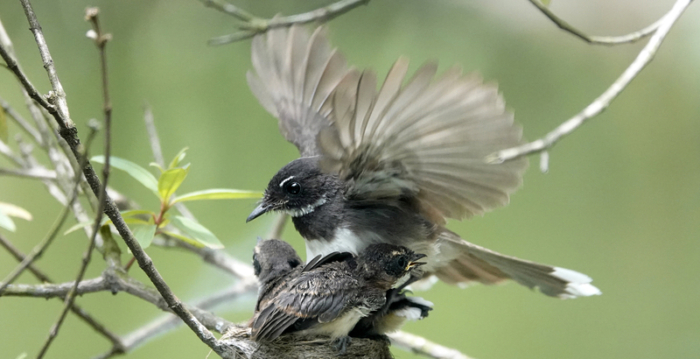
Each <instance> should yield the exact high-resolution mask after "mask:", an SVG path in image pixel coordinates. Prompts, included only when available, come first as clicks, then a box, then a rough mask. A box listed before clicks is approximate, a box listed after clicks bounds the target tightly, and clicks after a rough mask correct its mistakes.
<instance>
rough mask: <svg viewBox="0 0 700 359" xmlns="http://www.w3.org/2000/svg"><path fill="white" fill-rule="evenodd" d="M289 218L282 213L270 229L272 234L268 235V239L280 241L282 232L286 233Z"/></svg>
mask: <svg viewBox="0 0 700 359" xmlns="http://www.w3.org/2000/svg"><path fill="white" fill-rule="evenodd" d="M288 218H289V216H288V215H287V214H286V213H280V214H278V215H277V217H275V221H274V222H272V227H270V232H269V233H268V234H267V238H275V239H279V238H281V237H282V232H284V225H285V224H287V219H288Z"/></svg>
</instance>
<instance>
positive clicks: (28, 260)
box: [0, 128, 96, 295]
mask: <svg viewBox="0 0 700 359" xmlns="http://www.w3.org/2000/svg"><path fill="white" fill-rule="evenodd" d="M95 133H96V129H94V128H93V129H92V131H91V132H90V135H89V137H88V144H89V143H90V142H92V139H93V137H94V135H95ZM86 157H87V156H86V155H83V156H82V158H83V160H82V161H83V162H85V161H87V160H86V159H85V158H86ZM79 183H80V172H79V171H78V169H76V174H75V182H74V185H73V190H72V192H71V193H72V194H71V196H70V200H68V203H67V204H66V205H64V207H63V209H62V210H61V214H60V215H59V216H58V218H57V219H56V221H55V222H54V224H53V226H52V227H51V230H50V231H49V233H48V234H47V235H46V237H44V239H43V240H42V241H41V242H39V244H37V245H36V246H35V247H34V249H32V252H31V253H29V255H28V256H26V257H25V258H24V260H22V262H21V263H20V264H19V265H18V266H17V267H15V269H14V270H13V271H12V272H10V274H8V275H7V277H6V278H5V279H4V280H3V281H2V282H1V283H0V295H1V294H2V293H3V290H5V288H7V286H8V285H9V284H12V282H14V281H15V279H17V277H19V275H20V274H22V272H23V271H24V270H25V269H26V268H27V267H28V266H29V265H30V264H32V262H34V261H35V260H37V259H39V258H40V257H41V255H42V254H43V253H44V251H45V250H46V248H48V246H49V245H50V244H51V243H52V242H53V240H54V238H56V236H57V235H58V231H59V230H60V229H61V227H62V226H63V223H65V221H66V218H68V213H70V209H71V206H72V204H73V202H74V201H75V198H76V197H77V196H78V184H79Z"/></svg>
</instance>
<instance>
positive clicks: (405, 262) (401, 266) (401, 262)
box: [398, 257, 408, 269]
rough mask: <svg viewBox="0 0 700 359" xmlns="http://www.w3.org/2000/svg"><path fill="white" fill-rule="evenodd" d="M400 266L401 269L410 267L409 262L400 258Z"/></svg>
mask: <svg viewBox="0 0 700 359" xmlns="http://www.w3.org/2000/svg"><path fill="white" fill-rule="evenodd" d="M398 264H399V267H400V268H401V269H406V266H408V260H407V259H406V258H404V257H400V258H399V262H398Z"/></svg>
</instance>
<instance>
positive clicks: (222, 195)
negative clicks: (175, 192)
mask: <svg viewBox="0 0 700 359" xmlns="http://www.w3.org/2000/svg"><path fill="white" fill-rule="evenodd" d="M262 195H263V194H262V192H256V191H244V190H239V189H228V188H212V189H205V190H202V191H196V192H190V193H186V194H183V195H182V196H177V197H175V199H173V201H172V203H177V202H185V201H199V200H203V199H241V198H260V197H262Z"/></svg>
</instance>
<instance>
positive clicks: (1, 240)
mask: <svg viewBox="0 0 700 359" xmlns="http://www.w3.org/2000/svg"><path fill="white" fill-rule="evenodd" d="M0 245H1V246H3V247H4V248H5V249H6V250H7V251H8V252H10V254H12V256H13V257H15V259H16V260H17V261H19V262H21V261H22V260H24V257H25V256H24V254H23V253H22V252H20V251H19V250H18V249H17V248H15V246H13V245H12V243H11V242H10V241H8V240H7V239H6V238H5V237H3V236H2V234H0ZM27 269H28V270H29V271H30V272H31V273H32V274H34V276H35V277H36V278H37V279H38V280H40V281H42V282H44V283H53V281H52V280H51V278H49V276H48V275H46V274H44V273H43V272H42V271H41V270H39V269H38V268H36V267H35V266H34V265H33V264H30V265H29V266H28V267H27ZM57 298H58V299H63V300H65V296H59V297H57ZM71 311H72V312H73V313H74V314H75V315H77V316H78V317H79V318H80V319H82V320H83V321H84V322H85V323H87V324H88V325H89V326H90V327H92V328H93V329H94V330H95V331H96V332H98V333H100V334H102V335H103V336H104V337H105V338H107V339H108V340H109V341H110V342H112V346H113V347H114V348H116V349H119V350H121V351H120V352H123V347H124V346H123V344H122V341H121V339H120V338H119V337H118V336H117V335H116V334H114V333H112V332H111V331H109V330H108V329H107V328H106V327H105V326H104V325H103V324H102V323H100V322H98V321H97V320H96V319H94V318H93V317H92V315H90V314H89V313H88V312H87V311H85V310H84V309H83V308H81V307H79V306H78V305H76V304H74V305H73V306H72V307H71Z"/></svg>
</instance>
